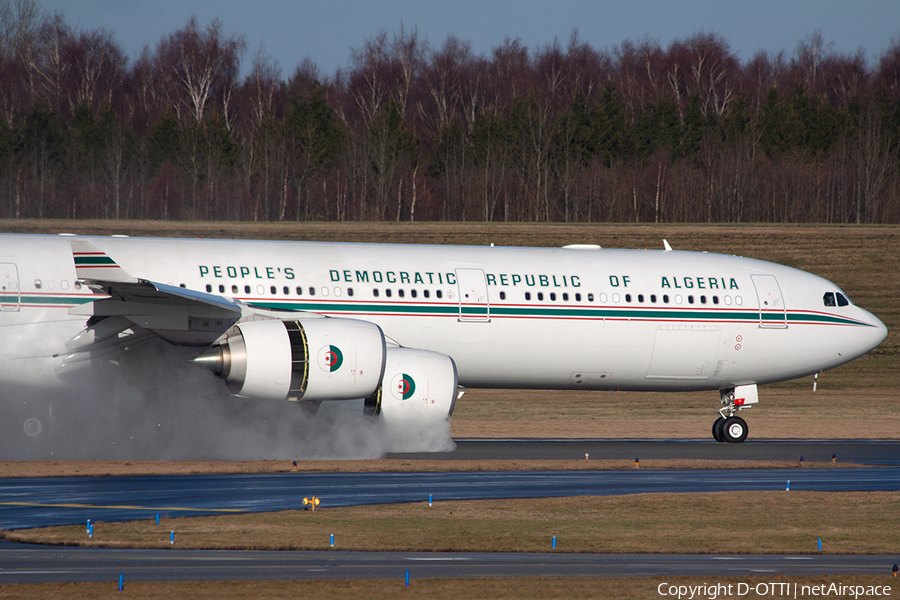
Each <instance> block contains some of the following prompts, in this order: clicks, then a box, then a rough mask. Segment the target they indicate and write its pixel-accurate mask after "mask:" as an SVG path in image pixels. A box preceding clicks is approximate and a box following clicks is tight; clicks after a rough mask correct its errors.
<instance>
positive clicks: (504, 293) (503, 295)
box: [500, 292, 506, 300]
mask: <svg viewBox="0 0 900 600" xmlns="http://www.w3.org/2000/svg"><path fill="white" fill-rule="evenodd" d="M500 299H501V300H506V292H500Z"/></svg>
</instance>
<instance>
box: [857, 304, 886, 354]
mask: <svg viewBox="0 0 900 600" xmlns="http://www.w3.org/2000/svg"><path fill="white" fill-rule="evenodd" d="M863 313H864V315H865V317H864V319H863V320H864V321H865V322H866V323H868V324H869V327H866V328H865V330H866V332H865V338H866V339H865V344H866V347H865V350H863V354H864V353H866V352H868V351H869V350H871V349H873V348H875V347H877V346H878V345H879V344H880V343H881V342H883V341H884V339H885V338H886V337H887V334H888V330H887V327H886V326H885V324H884V323H882V322H881V319H879V318H878V317H876V316H875V315H873V314H872V313H870V312H869V311H867V310H864V311H863Z"/></svg>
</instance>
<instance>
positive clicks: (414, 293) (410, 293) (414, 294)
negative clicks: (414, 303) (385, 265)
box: [409, 290, 419, 298]
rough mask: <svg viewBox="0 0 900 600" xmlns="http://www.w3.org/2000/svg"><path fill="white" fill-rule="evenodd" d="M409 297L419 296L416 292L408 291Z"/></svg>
mask: <svg viewBox="0 0 900 600" xmlns="http://www.w3.org/2000/svg"><path fill="white" fill-rule="evenodd" d="M409 295H410V296H412V297H413V298H415V297H416V296H418V295H419V293H418V292H417V291H416V290H409Z"/></svg>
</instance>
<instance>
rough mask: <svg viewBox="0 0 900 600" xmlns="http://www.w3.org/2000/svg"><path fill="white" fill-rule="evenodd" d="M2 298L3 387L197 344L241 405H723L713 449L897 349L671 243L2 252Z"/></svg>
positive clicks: (767, 274)
mask: <svg viewBox="0 0 900 600" xmlns="http://www.w3.org/2000/svg"><path fill="white" fill-rule="evenodd" d="M0 286H2V291H0V296H2V297H0V300H2V306H0V308H2V310H0V327H2V330H0V331H2V340H3V343H2V345H0V382H2V383H3V385H4V387H8V386H13V385H19V384H23V382H22V381H21V380H22V379H23V378H24V377H26V376H27V377H28V378H29V379H30V380H31V382H32V383H34V384H35V385H37V386H40V387H42V388H43V387H47V388H49V387H58V386H66V385H69V384H67V383H66V382H67V381H69V379H68V378H67V377H66V375H67V374H70V373H72V372H77V371H79V370H81V369H91V368H94V367H95V366H96V365H98V364H99V363H101V362H104V361H107V362H108V361H111V360H114V359H115V357H116V356H118V355H119V354H121V353H123V352H126V351H127V350H128V349H129V348H132V347H134V346H136V345H138V344H140V343H142V341H146V340H148V339H150V338H151V337H152V336H157V337H158V338H161V339H163V340H165V341H166V342H167V343H169V344H172V345H177V346H185V345H187V346H195V347H196V348H197V351H196V355H197V358H196V359H195V362H196V363H198V364H199V365H201V366H205V367H207V368H209V369H212V370H213V371H214V372H215V373H216V374H217V375H219V376H220V377H222V378H223V379H224V380H225V382H226V383H227V385H228V388H229V389H230V390H231V391H232V393H233V394H236V395H238V396H241V397H245V398H248V399H253V400H258V401H284V400H290V401H295V402H297V403H298V404H299V405H302V406H305V407H307V408H309V407H317V406H318V403H320V402H323V401H330V400H347V399H361V398H364V399H365V403H364V406H365V411H366V412H367V413H369V414H372V415H380V418H383V419H385V420H386V421H390V420H395V421H396V420H405V422H408V423H410V425H409V426H410V427H427V426H429V425H430V424H433V423H438V422H446V420H447V419H448V418H449V417H450V415H451V414H452V412H453V407H454V404H455V402H456V399H457V397H458V395H459V394H461V393H462V392H463V391H464V390H465V388H468V387H490V388H521V389H526V388H527V389H548V390H549V389H554V390H578V389H581V390H647V391H670V392H677V391H686V390H717V391H718V392H719V397H720V402H721V408H719V409H718V413H719V418H718V419H716V420H715V423H714V425H713V429H712V431H713V437H714V438H715V439H716V440H717V441H724V442H741V441H743V440H744V439H745V438H746V437H747V431H748V428H747V424H746V422H745V421H744V420H743V419H741V418H740V417H739V416H737V413H738V412H739V411H740V410H742V409H743V408H746V407H749V406H750V405H752V404H754V403H756V402H757V401H758V393H757V386H758V385H762V384H766V383H772V382H776V381H784V380H788V379H794V378H797V377H803V376H806V375H811V374H815V373H819V372H821V371H824V370H826V369H831V368H833V367H836V366H838V365H841V364H844V363H846V362H848V361H850V360H853V359H854V358H857V357H859V356H861V355H863V354H865V353H866V352H868V351H870V350H872V349H873V348H875V347H876V346H877V345H878V344H880V343H881V342H882V340H884V338H885V336H886V335H887V329H886V328H885V326H884V324H882V323H881V321H879V320H878V319H877V318H876V317H875V316H874V315H872V314H871V313H869V312H867V311H865V310H863V309H862V308H859V307H857V306H855V305H853V304H852V303H851V302H850V301H849V299H848V298H847V296H846V294H844V293H843V292H842V291H841V290H840V289H839V288H838V287H837V286H836V285H834V284H833V283H831V282H829V281H826V280H825V279H822V278H821V277H817V276H815V275H812V274H809V273H806V272H803V271H799V270H797V269H793V268H789V267H785V266H781V265H777V264H773V263H768V262H763V261H759V260H753V259H749V258H741V257H735V256H725V255H718V254H707V253H700V252H681V251H674V250H672V249H671V248H670V247H669V245H668V243H665V249H664V250H610V249H601V248H600V247H598V246H592V245H574V246H567V247H565V248H515V247H493V246H490V247H473V246H438V245H382V244H356V243H316V242H276V241H232V240H194V239H151V238H128V237H122V236H113V237H82V236H72V235H59V236H39V235H0ZM192 368H195V369H197V373H198V375H201V374H202V373H203V371H202V370H201V369H200V367H192ZM26 374H27V375H26ZM248 401H249V400H248ZM23 428H24V430H25V433H28V434H29V435H36V434H37V433H40V431H41V429H42V426H41V423H40V420H39V418H37V417H33V418H30V419H27V420H26V421H25V423H24V425H23Z"/></svg>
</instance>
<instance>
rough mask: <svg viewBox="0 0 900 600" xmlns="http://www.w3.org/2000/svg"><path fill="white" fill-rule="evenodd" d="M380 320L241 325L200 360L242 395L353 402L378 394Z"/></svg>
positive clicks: (381, 347)
mask: <svg viewBox="0 0 900 600" xmlns="http://www.w3.org/2000/svg"><path fill="white" fill-rule="evenodd" d="M385 354H386V349H385V342H384V334H383V333H382V331H381V328H379V327H378V326H377V325H375V324H374V323H369V322H367V321H357V320H354V319H338V318H313V319H299V320H291V321H280V320H274V319H273V320H262V321H247V322H244V323H238V324H237V325H235V326H234V327H232V328H231V329H230V330H229V331H228V332H227V333H226V334H225V337H224V339H222V340H220V341H219V342H217V344H216V345H215V346H213V347H212V348H210V349H209V350H208V351H207V352H205V353H203V354H202V355H200V356H198V357H197V358H195V359H194V362H195V363H198V364H201V365H204V366H206V367H207V368H209V369H211V370H212V371H213V372H214V373H215V374H216V375H218V376H219V377H221V378H222V379H224V380H225V381H226V382H227V384H228V388H229V389H230V390H231V392H232V393H233V394H235V395H237V396H242V397H245V398H254V399H259V400H285V399H289V400H309V401H320V400H351V399H354V398H365V397H367V396H369V395H371V394H373V393H374V392H375V391H376V390H377V389H378V386H379V384H380V383H381V381H382V379H383V375H384V368H385Z"/></svg>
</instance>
